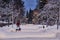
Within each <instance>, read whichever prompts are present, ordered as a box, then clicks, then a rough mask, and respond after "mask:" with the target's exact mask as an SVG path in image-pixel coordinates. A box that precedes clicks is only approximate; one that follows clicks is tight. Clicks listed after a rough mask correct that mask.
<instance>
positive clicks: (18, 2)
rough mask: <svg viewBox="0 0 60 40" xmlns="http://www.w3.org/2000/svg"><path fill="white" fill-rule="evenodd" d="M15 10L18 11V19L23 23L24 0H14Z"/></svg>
mask: <svg viewBox="0 0 60 40" xmlns="http://www.w3.org/2000/svg"><path fill="white" fill-rule="evenodd" d="M14 6H15V7H14V9H16V10H17V12H18V16H17V19H20V20H22V21H23V17H24V2H23V1H22V0H14Z"/></svg>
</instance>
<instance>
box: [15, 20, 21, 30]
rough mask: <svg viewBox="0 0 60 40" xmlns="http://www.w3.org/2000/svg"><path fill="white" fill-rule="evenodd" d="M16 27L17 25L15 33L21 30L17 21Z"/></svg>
mask: <svg viewBox="0 0 60 40" xmlns="http://www.w3.org/2000/svg"><path fill="white" fill-rule="evenodd" d="M16 25H17V29H16V31H20V30H21V28H20V20H17V23H16Z"/></svg>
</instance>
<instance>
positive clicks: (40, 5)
mask: <svg viewBox="0 0 60 40" xmlns="http://www.w3.org/2000/svg"><path fill="white" fill-rule="evenodd" d="M37 2H38V5H37V8H38V9H42V8H43V7H44V5H45V4H46V3H47V0H37Z"/></svg>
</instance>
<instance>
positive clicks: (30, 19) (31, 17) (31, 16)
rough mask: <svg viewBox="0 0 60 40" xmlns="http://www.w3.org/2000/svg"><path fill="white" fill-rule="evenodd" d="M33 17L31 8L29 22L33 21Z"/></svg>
mask: <svg viewBox="0 0 60 40" xmlns="http://www.w3.org/2000/svg"><path fill="white" fill-rule="evenodd" d="M32 19H33V11H32V10H31V9H30V10H29V14H28V23H32Z"/></svg>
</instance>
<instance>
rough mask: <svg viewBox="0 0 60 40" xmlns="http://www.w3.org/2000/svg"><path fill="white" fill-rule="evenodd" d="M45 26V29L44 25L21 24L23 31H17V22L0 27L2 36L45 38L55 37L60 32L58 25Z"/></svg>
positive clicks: (0, 36) (0, 35)
mask: <svg viewBox="0 0 60 40" xmlns="http://www.w3.org/2000/svg"><path fill="white" fill-rule="evenodd" d="M44 26H45V28H44V29H43V25H33V24H26V25H20V27H21V31H18V32H16V30H15V29H16V28H17V26H16V25H15V24H13V27H12V25H10V26H9V27H8V26H4V27H2V28H0V38H27V37H31V38H35V37H40V38H42V37H45V38H54V37H56V34H57V33H58V32H59V31H57V29H56V28H57V25H54V26H48V27H46V25H44Z"/></svg>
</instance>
